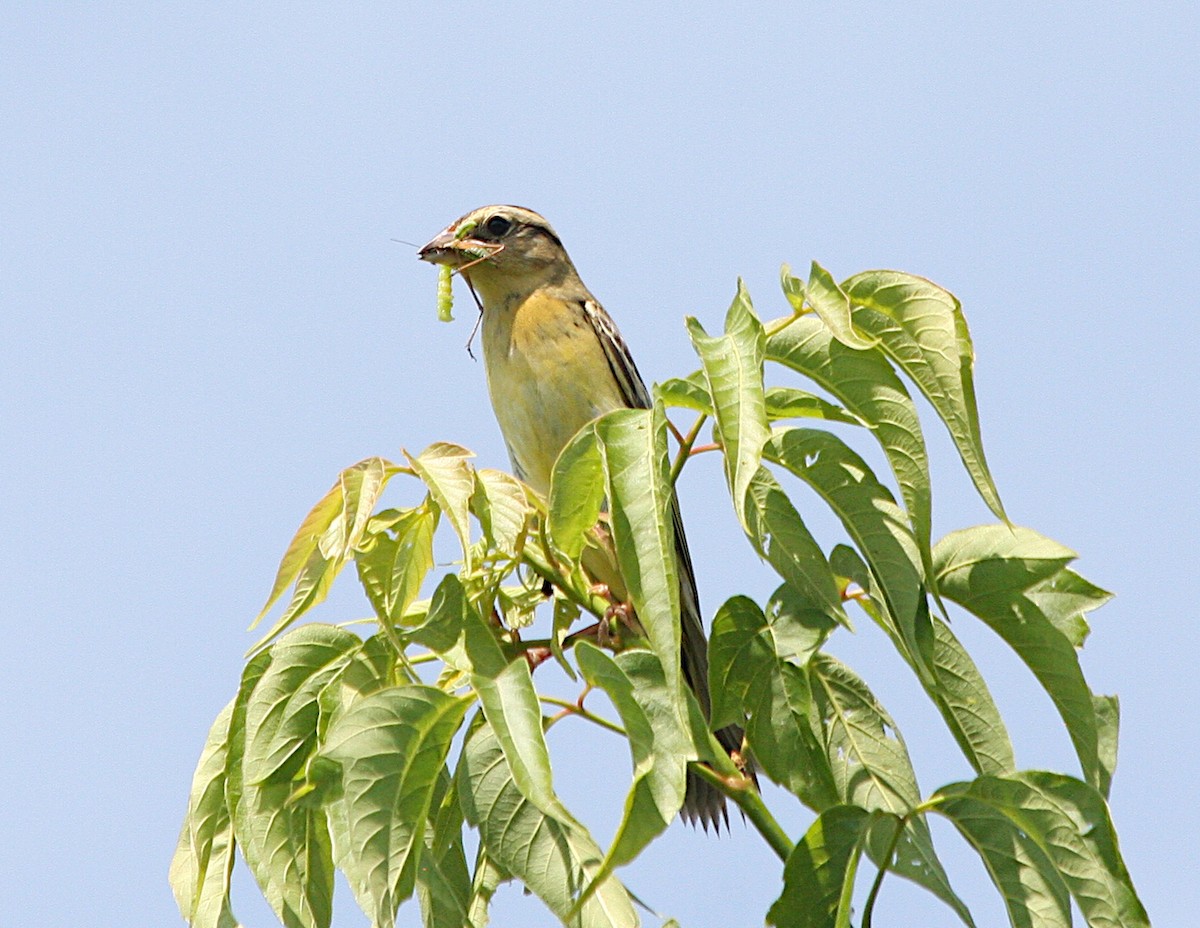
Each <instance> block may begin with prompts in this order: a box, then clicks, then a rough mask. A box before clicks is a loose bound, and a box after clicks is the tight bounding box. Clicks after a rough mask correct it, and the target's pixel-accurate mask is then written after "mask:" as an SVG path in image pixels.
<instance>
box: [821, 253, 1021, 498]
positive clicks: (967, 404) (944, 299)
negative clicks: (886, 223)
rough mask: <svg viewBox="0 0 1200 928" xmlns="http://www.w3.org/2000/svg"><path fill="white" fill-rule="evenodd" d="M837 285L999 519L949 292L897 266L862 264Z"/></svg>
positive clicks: (958, 310) (971, 361) (958, 313)
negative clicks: (926, 405) (919, 396)
mask: <svg viewBox="0 0 1200 928" xmlns="http://www.w3.org/2000/svg"><path fill="white" fill-rule="evenodd" d="M842 288H843V289H844V290H845V291H846V292H847V293H848V294H849V295H850V299H851V300H852V301H853V302H854V304H855V307H856V308H855V310H854V324H855V326H857V327H858V328H859V329H860V330H861V331H864V332H867V333H869V334H870V335H871V336H874V337H875V338H878V339H879V343H880V346H881V347H882V349H883V350H884V351H885V352H887V354H888V356H889V357H890V358H892V360H893V361H895V362H896V364H897V365H899V367H900V368H901V370H903V371H904V372H905V373H906V374H908V376H909V377H911V378H912V379H913V382H914V383H916V385H917V386H918V387H919V388H920V390H921V392H922V393H924V394H925V396H926V398H927V399H928V400H929V402H930V403H931V404H933V408H934V409H935V410H936V411H937V414H938V415H939V416H940V417H941V419H942V421H943V422H945V424H946V428H947V429H948V430H949V431H950V437H951V438H953V439H954V444H955V447H956V448H957V449H958V453H959V456H960V457H961V458H962V461H963V464H964V465H965V466H966V468H967V472H968V473H969V474H970V475H971V479H972V480H973V481H974V482H975V487H976V489H977V490H978V491H979V495H980V496H982V497H983V500H984V502H986V503H987V505H988V507H989V508H990V509H991V510H992V512H994V513H995V514H996V515H997V516H998V517H999V518H1001V519H1004V518H1005V515H1004V506H1003V505H1002V504H1001V502H1000V494H999V493H998V492H997V490H996V484H995V481H994V480H993V479H992V475H991V472H990V471H989V470H988V465H987V460H986V458H985V457H984V454H983V441H982V439H981V438H980V432H979V409H978V408H977V406H976V403H975V382H974V373H973V369H974V366H975V350H974V348H973V347H972V345H971V334H970V332H969V331H968V330H967V321H966V318H965V317H964V316H963V313H962V306H961V304H959V302H958V300H957V299H956V298H955V296H954V294H952V293H950V292H949V291H947V290H943V289H942V288H941V287H939V286H938V285H937V284H935V283H932V282H931V281H928V280H925V279H924V278H922V277H914V276H912V275H911V274H904V273H901V272H899V271H865V272H864V273H862V274H856V275H855V276H853V277H851V278H850V279H849V280H846V281H844V282H843V283H842Z"/></svg>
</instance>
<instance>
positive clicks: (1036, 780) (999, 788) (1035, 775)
mask: <svg viewBox="0 0 1200 928" xmlns="http://www.w3.org/2000/svg"><path fill="white" fill-rule="evenodd" d="M961 797H966V798H968V799H972V800H975V801H977V802H979V803H982V804H983V805H985V806H987V807H989V808H991V809H993V810H994V811H995V812H997V813H999V814H1000V815H1003V816H1004V817H1005V818H1006V819H1008V820H1009V821H1010V822H1011V823H1012V825H1013V827H1014V828H1016V829H1019V830H1020V832H1022V833H1024V834H1025V835H1028V836H1029V838H1030V839H1031V840H1032V841H1033V842H1034V843H1036V845H1037V846H1038V848H1039V849H1040V850H1041V851H1042V852H1043V853H1044V854H1045V855H1046V857H1048V858H1049V860H1050V861H1051V862H1052V863H1053V865H1054V867H1055V868H1056V869H1057V871H1058V875H1059V877H1061V879H1062V881H1063V883H1065V884H1066V886H1067V888H1068V889H1069V890H1070V892H1071V896H1072V897H1073V898H1074V899H1075V902H1076V904H1077V905H1078V906H1079V910H1080V911H1081V912H1082V913H1083V915H1084V918H1086V919H1087V923H1088V925H1089V926H1091V928H1101V926H1103V928H1149V924H1150V921H1149V919H1148V918H1147V916H1146V910H1145V909H1143V908H1142V904H1141V902H1140V901H1139V900H1138V897H1137V893H1136V892H1135V891H1134V888H1133V882H1132V881H1131V879H1130V877H1129V872H1128V871H1127V870H1126V869H1125V862H1124V861H1123V860H1122V859H1121V852H1120V850H1119V849H1118V847H1117V836H1116V832H1115V831H1114V830H1113V825H1112V820H1111V819H1110V818H1109V814H1108V806H1107V805H1106V804H1105V802H1104V798H1103V797H1102V796H1101V795H1100V794H1099V793H1098V792H1097V791H1096V790H1095V789H1093V788H1092V787H1091V786H1089V785H1087V784H1086V783H1082V782H1080V781H1079V780H1076V779H1074V778H1072V777H1067V776H1063V775H1062V774H1057V773H1047V772H1044V771H1037V770H1032V771H1025V772H1023V773H1019V774H1014V775H1013V776H1009V777H979V778H978V779H977V780H974V781H972V782H970V783H954V784H951V785H950V786H946V787H943V788H942V789H940V790H938V791H937V792H936V793H935V794H934V796H933V800H931V802H937V801H938V800H945V799H950V800H957V799H959V798H961ZM934 808H935V809H938V810H939V811H940V802H939V803H938V804H937V805H935V806H934ZM954 809H955V806H954V805H953V804H952V805H951V810H952V811H953V810H954ZM956 824H957V822H956Z"/></svg>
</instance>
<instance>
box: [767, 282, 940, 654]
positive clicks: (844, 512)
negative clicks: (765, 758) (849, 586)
mask: <svg viewBox="0 0 1200 928" xmlns="http://www.w3.org/2000/svg"><path fill="white" fill-rule="evenodd" d="M810 293H811V288H810ZM763 456H764V457H766V458H767V459H768V460H771V461H774V462H775V463H777V464H780V465H782V466H783V467H785V468H787V469H788V470H789V471H791V473H793V474H795V475H796V476H797V477H799V478H800V479H801V480H803V481H804V482H805V483H807V484H808V485H809V486H810V487H812V488H813V489H814V490H816V491H817V493H818V494H819V495H820V496H821V498H822V499H824V500H825V502H826V503H828V504H829V507H830V508H831V509H832V510H833V511H834V513H835V514H836V515H837V517H838V518H839V519H841V521H842V525H844V526H845V528H846V531H847V532H848V533H849V534H850V537H851V538H852V539H853V540H854V543H855V544H856V545H857V546H858V548H859V550H860V551H862V553H863V554H864V555H865V557H866V560H867V564H868V566H869V567H870V569H871V574H872V576H873V577H874V579H875V583H876V586H877V588H878V589H879V591H880V592H881V593H882V595H883V598H884V599H885V600H886V602H887V606H888V610H889V612H890V613H891V615H892V617H893V618H894V619H895V620H896V626H897V628H898V629H899V631H900V634H901V636H902V637H903V639H904V643H905V645H906V646H907V648H908V650H909V653H910V654H911V656H912V658H913V660H914V661H915V663H916V666H917V668H918V670H919V671H921V672H922V674H923V675H924V676H926V677H929V676H930V675H931V673H932V671H931V669H930V667H931V663H932V657H933V654H932V651H933V647H932V643H933V634H932V630H931V629H930V627H929V613H928V610H924V609H920V608H919V607H920V606H921V605H923V603H924V599H925V591H924V576H923V573H922V567H921V553H920V549H919V547H918V545H917V541H916V539H915V537H914V536H913V532H912V529H911V528H910V526H909V524H908V519H907V517H906V516H905V513H904V510H903V509H901V508H900V507H899V506H897V505H896V502H895V500H894V499H893V498H892V494H891V493H889V492H888V490H887V488H886V487H885V486H883V484H881V483H880V482H879V481H878V480H877V479H876V477H875V474H874V473H873V472H872V471H871V468H870V467H869V466H868V465H867V463H866V462H865V461H864V460H863V459H862V458H861V457H859V456H858V455H857V454H855V453H854V452H853V451H852V450H851V449H850V448H849V446H848V445H846V443H845V442H843V441H842V440H841V439H840V438H838V437H837V436H836V435H833V434H831V433H829V432H823V431H819V430H817V429H797V428H788V429H782V430H779V431H776V432H775V433H774V434H773V435H772V436H771V440H770V441H769V442H767V444H766V446H765V447H764V449H763Z"/></svg>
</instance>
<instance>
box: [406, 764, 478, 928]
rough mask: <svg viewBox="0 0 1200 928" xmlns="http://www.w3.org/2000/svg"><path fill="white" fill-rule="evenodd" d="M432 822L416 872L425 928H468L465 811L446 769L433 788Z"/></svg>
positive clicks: (468, 896) (468, 890) (469, 892)
mask: <svg viewBox="0 0 1200 928" xmlns="http://www.w3.org/2000/svg"><path fill="white" fill-rule="evenodd" d="M430 822H431V825H430V827H429V828H427V829H426V834H425V850H424V851H423V852H422V854H421V862H420V866H419V867H418V870H417V895H418V898H419V899H420V901H421V914H422V917H423V920H424V923H425V928H464V926H468V928H469V926H470V922H471V915H470V910H471V897H472V887H471V873H470V871H469V870H468V869H467V858H466V854H465V852H464V850H463V840H462V829H463V814H462V807H461V805H460V804H459V801H458V790H457V788H456V787H455V784H454V780H453V778H452V776H451V775H450V773H449V771H447V770H446V768H445V767H444V766H443V768H442V770H441V771H440V772H439V774H438V780H437V783H436V784H435V785H434V791H433V801H432V803H431V805H430Z"/></svg>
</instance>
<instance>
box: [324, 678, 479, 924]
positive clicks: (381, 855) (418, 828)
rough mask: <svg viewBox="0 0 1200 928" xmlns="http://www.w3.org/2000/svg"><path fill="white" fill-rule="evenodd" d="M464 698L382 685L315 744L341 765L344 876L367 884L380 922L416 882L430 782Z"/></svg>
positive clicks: (457, 723) (376, 921)
mask: <svg viewBox="0 0 1200 928" xmlns="http://www.w3.org/2000/svg"><path fill="white" fill-rule="evenodd" d="M471 701H472V700H470V699H465V698H455V697H452V696H448V695H447V694H445V693H443V692H442V691H441V690H438V689H434V688H433V687H427V686H404V687H393V688H390V689H386V690H381V691H380V692H378V693H375V694H373V695H371V696H367V697H366V698H364V699H362V700H361V701H359V702H358V703H357V704H355V705H354V706H352V707H351V708H350V710H349V711H348V712H346V714H345V715H343V716H342V717H341V718H340V719H338V721H337V722H336V723H335V724H334V725H333V727H332V728H331V729H330V731H329V738H328V741H327V742H326V744H325V746H324V747H323V748H322V750H321V756H322V757H324V758H327V759H329V760H331V761H333V762H335V763H337V764H339V765H340V767H341V771H342V790H343V796H344V799H343V802H344V803H345V809H346V816H347V824H348V828H349V837H350V843H349V848H350V855H349V859H348V860H347V861H346V868H347V875H348V876H349V877H350V879H351V880H354V881H358V882H362V883H365V884H366V885H367V886H368V887H369V890H370V895H371V897H372V898H373V899H374V900H375V903H376V908H375V911H373V912H371V913H369V914H370V916H371V918H372V921H373V923H374V924H376V925H379V926H381V928H391V926H392V925H393V924H394V923H395V917H396V910H397V909H398V908H399V906H400V903H402V902H403V901H404V900H405V899H407V898H408V897H409V896H411V895H412V893H413V890H414V888H415V886H416V877H417V866H418V863H419V860H420V854H421V850H422V849H423V847H424V839H425V829H426V821H427V819H428V816H429V809H430V803H431V800H432V796H433V791H434V786H435V784H436V783H437V780H438V776H439V774H440V773H441V771H442V769H443V765H444V763H445V760H446V754H447V752H448V751H449V749H450V742H451V740H452V739H453V737H454V734H455V732H457V731H458V728H459V726H460V725H461V724H462V719H463V715H464V714H465V713H466V711H467V707H468V706H469V705H470V704H471Z"/></svg>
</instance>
